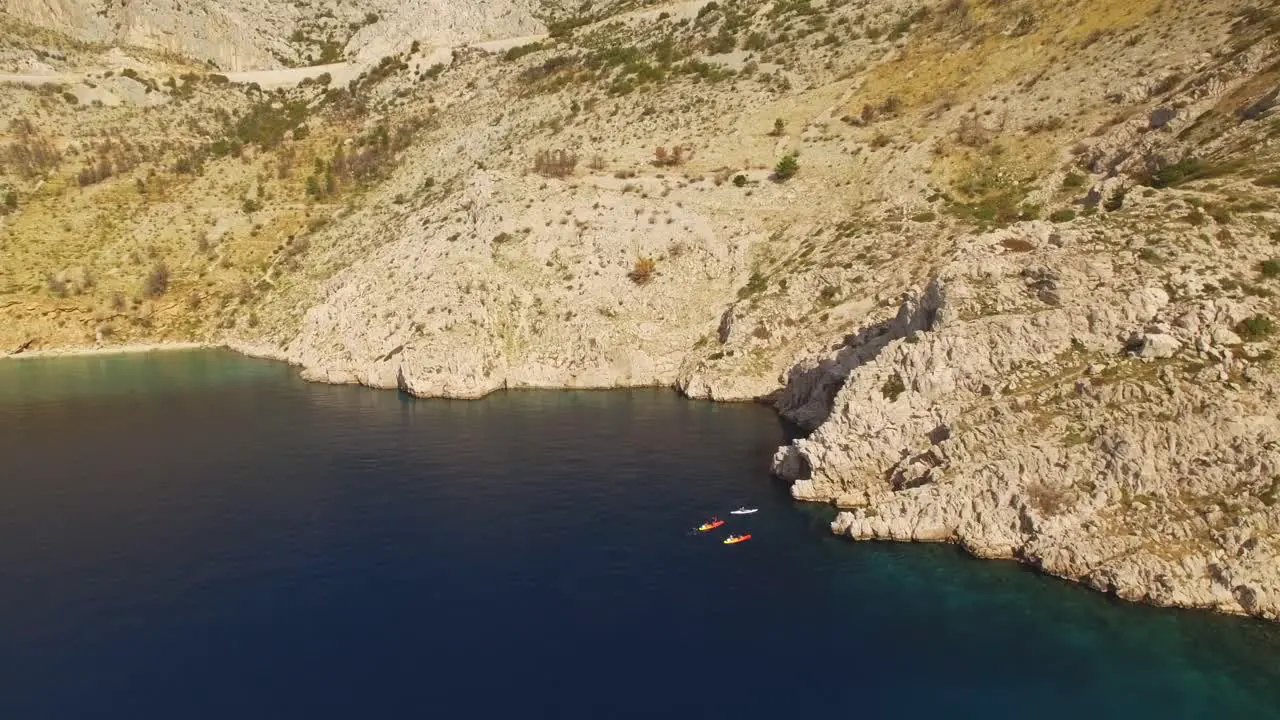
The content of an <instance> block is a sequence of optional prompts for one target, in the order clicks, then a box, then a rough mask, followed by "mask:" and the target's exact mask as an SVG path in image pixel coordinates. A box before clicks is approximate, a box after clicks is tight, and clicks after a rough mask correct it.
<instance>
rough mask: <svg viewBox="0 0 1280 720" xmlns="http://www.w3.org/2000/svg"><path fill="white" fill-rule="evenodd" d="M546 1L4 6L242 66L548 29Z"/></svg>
mask: <svg viewBox="0 0 1280 720" xmlns="http://www.w3.org/2000/svg"><path fill="white" fill-rule="evenodd" d="M537 9H538V8H537V6H536V3H534V2H533V1H532V0H504V1H503V2H459V1H458V0H413V1H411V2H388V1H387V0H370V1H368V2H362V3H353V4H340V3H320V2H310V1H308V0H302V1H299V2H289V3H269V2H263V0H217V1H215V2H200V3H184V2H180V1H179V0H143V1H141V2H114V1H113V0H6V3H5V5H4V6H3V7H0V12H3V13H4V14H6V15H8V16H10V17H11V18H13V19H14V20H17V21H20V22H23V23H27V24H29V25H33V26H36V27H40V28H45V29H48V30H53V31H56V32H59V33H62V34H64V35H67V36H69V37H71V38H75V39H76V40H79V41H82V42H87V43H94V44H102V45H124V46H133V47H139V48H146V49H150V50H163V51H167V52H171V53H174V54H175V55H181V56H186V57H189V58H193V59H196V60H201V61H205V62H208V63H209V64H210V65H211V66H212V67H213V68H214V69H217V70H222V71H243V70H264V69H274V68H280V67H286V66H294V65H302V64H308V63H321V62H334V61H337V60H340V59H344V58H351V59H355V60H365V61H368V60H372V61H375V62H376V61H377V60H379V59H380V58H381V57H383V56H384V55H388V54H391V53H395V52H402V51H404V50H406V49H407V48H408V47H409V46H410V44H411V43H413V42H414V41H418V42H421V43H423V44H427V45H432V46H441V47H448V46H452V45H460V44H464V43H466V42H469V41H473V40H487V39H492V38H504V37H512V36H519V35H532V34H535V33H538V32H542V31H543V30H544V29H545V28H544V26H543V25H542V23H541V22H539V21H538V20H537V19H535V17H534V11H535V10H537Z"/></svg>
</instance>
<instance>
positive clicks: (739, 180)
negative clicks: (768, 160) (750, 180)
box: [733, 175, 747, 187]
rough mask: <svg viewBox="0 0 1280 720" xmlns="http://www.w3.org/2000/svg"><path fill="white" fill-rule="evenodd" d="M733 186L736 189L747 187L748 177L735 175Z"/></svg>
mask: <svg viewBox="0 0 1280 720" xmlns="http://www.w3.org/2000/svg"><path fill="white" fill-rule="evenodd" d="M733 184H734V186H735V187H742V186H743V185H746V184H747V176H746V175H734V176H733Z"/></svg>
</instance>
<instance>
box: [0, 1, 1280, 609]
mask: <svg viewBox="0 0 1280 720" xmlns="http://www.w3.org/2000/svg"><path fill="white" fill-rule="evenodd" d="M15 7H16V6H15ZM33 7H35V6H33ZM41 7H54V6H41ZM68 7H80V6H79V5H75V6H70V5H69V6H68ZM211 7H212V6H211ZM227 7H230V6H227ZM369 8H373V10H372V12H374V13H375V14H376V15H377V17H376V18H373V17H367V16H366V15H365V11H366V10H368V9H369ZM242 10H243V12H244V13H249V14H250V15H252V14H253V13H255V12H257V11H256V10H254V9H253V8H251V7H249V6H245V7H244V8H243V9H242ZM323 10H324V8H323V7H321V6H315V7H311V6H307V5H305V4H304V5H298V6H294V7H293V9H289V10H287V11H282V12H281V13H280V14H279V16H278V17H274V18H272V19H271V20H270V22H263V23H260V24H256V25H255V26H254V30H253V32H255V33H261V34H262V36H261V37H257V36H255V35H252V34H250V35H245V36H243V37H245V38H247V39H246V40H245V44H244V45H243V46H237V45H236V44H235V42H231V43H230V44H226V43H227V42H228V41H225V40H218V41H217V43H223V44H225V47H227V48H232V49H231V50H228V53H229V54H226V55H217V54H216V53H215V52H214V49H212V48H213V46H210V48H211V49H209V50H208V51H205V50H201V49H200V48H198V47H194V46H193V47H185V46H184V47H181V48H178V50H180V51H181V52H184V53H186V54H188V55H190V56H193V57H194V58H195V59H194V60H184V59H182V58H178V57H174V56H172V55H168V54H164V53H158V52H156V51H155V50H154V48H155V47H167V46H165V45H163V43H156V42H151V41H150V40H144V39H138V38H133V39H128V38H126V39H128V40H129V42H130V43H132V44H131V45H130V44H125V45H122V46H120V47H109V48H108V47H101V46H98V45H91V44H85V43H83V42H80V41H77V40H75V39H73V38H68V37H66V36H64V35H59V34H58V33H56V32H53V31H51V30H50V29H49V28H50V27H56V28H61V29H63V30H64V31H67V32H73V34H75V36H76V37H79V38H86V37H90V36H89V35H86V34H84V32H82V31H81V30H77V29H75V27H73V26H74V25H75V23H74V22H72V21H71V20H66V21H63V20H58V21H56V22H54V21H50V20H42V19H41V18H39V17H36V16H34V15H32V14H31V13H30V12H28V13H27V14H26V15H21V17H24V18H26V19H27V20H29V21H39V23H41V26H35V25H32V24H31V22H25V21H24V22H16V21H11V20H12V18H13V13H14V11H13V10H12V9H11V10H10V11H9V13H10V14H9V15H7V16H6V15H0V72H7V73H24V72H38V73H51V72H57V73H65V77H66V79H65V80H63V79H61V78H62V77H63V76H62V75H59V78H60V79H59V80H58V82H57V83H45V84H43V85H39V86H34V85H29V84H28V85H25V86H24V85H0V101H2V102H0V129H3V134H0V257H3V258H4V260H5V262H4V263H0V347H4V348H7V349H10V350H19V349H22V350H24V351H29V350H32V349H41V348H52V347H67V346H89V345H95V346H108V345H113V344H119V343H126V342H152V341H191V340H194V341H202V342H211V343H220V344H227V345H230V346H232V347H235V348H237V349H239V350H241V351H244V352H247V353H251V354H256V355H264V356H268V357H275V358H280V359H284V360H287V361H289V362H292V363H295V364H296V365H298V366H299V367H300V368H301V370H302V372H303V373H304V374H305V375H306V376H307V377H309V378H313V379H317V380H324V381H328V382H359V383H364V384H367V385H371V386H375V387H388V388H390V387H399V388H401V389H403V390H405V391H407V392H410V393H414V394H417V395H422V396H441V397H465V398H472V397H479V396H481V395H483V394H485V393H488V392H490V391H493V390H495V389H499V388H507V387H625V386H638V385H663V386H675V387H678V388H680V389H681V390H682V391H683V392H685V393H686V394H688V395H690V396H693V397H705V398H713V399H718V400H764V401H767V402H771V403H773V404H774V405H775V406H776V407H777V408H778V410H779V412H781V413H782V414H783V415H784V416H786V417H788V418H790V419H792V420H793V421H795V422H796V423H798V424H799V425H800V426H802V427H803V428H805V429H806V430H808V431H809V432H810V435H809V436H808V437H806V438H804V439H802V440H798V441H797V442H796V443H795V444H793V445H790V446H787V447H785V448H782V449H780V451H779V453H778V456H777V458H776V459H775V472H776V473H777V474H778V475H779V476H780V477H782V478H784V479H786V480H787V481H791V482H793V488H794V494H795V495H796V497H797V498H800V499H803V500H812V501H821V502H832V503H835V504H837V505H838V506H840V507H841V508H842V512H841V514H840V515H839V518H838V519H837V521H836V523H835V525H834V526H833V530H834V531H836V532H838V533H841V534H844V535H849V536H851V537H854V538H866V539H904V540H927V541H945V542H956V543H961V544H963V545H965V546H966V547H968V548H969V549H971V550H972V551H973V552H974V553H975V554H978V555H981V556H984V557H988V556H989V557H1014V558H1018V559H1020V560H1023V561H1025V562H1028V563H1031V564H1034V565H1036V566H1038V567H1041V568H1043V569H1044V570H1045V571H1047V572H1051V573H1055V574H1058V575H1062V576H1064V577H1069V578H1073V579H1078V580H1082V581H1084V582H1087V583H1089V584H1091V585H1093V586H1095V587H1098V588H1099V589H1103V590H1107V591H1110V592H1115V593H1116V594H1118V595H1120V596H1122V597H1127V598H1131V599H1140V600H1145V601H1148V602H1153V603H1159V604H1169V605H1182V606H1191V607H1206V608H1213V609H1217V610H1221V611H1226V612H1234V613H1245V614H1252V615H1256V616H1259V617H1267V618H1272V619H1275V618H1276V617H1277V611H1278V605H1277V603H1280V594H1278V593H1280V587H1278V586H1277V583H1278V582H1280V580H1278V578H1277V574H1276V573H1277V568H1280V563H1278V562H1277V560H1278V559H1280V558H1278V557H1277V553H1278V552H1280V548H1277V546H1276V543H1275V541H1274V535H1275V532H1274V531H1275V529H1276V528H1275V524H1276V522H1277V519H1278V518H1277V515H1276V512H1277V511H1276V510H1275V506H1276V502H1277V500H1278V499H1280V498H1278V497H1277V492H1278V489H1277V487H1278V486H1277V484H1276V480H1275V479H1274V478H1275V477H1280V474H1278V472H1280V471H1277V470H1276V469H1275V468H1274V467H1273V464H1274V461H1275V458H1273V457H1272V448H1273V447H1275V446H1274V444H1273V440H1274V438H1273V435H1274V434H1275V433H1276V432H1277V427H1276V424H1277V417H1280V416H1278V415H1277V412H1278V411H1280V406H1278V405H1277V401H1276V398H1275V394H1274V389H1275V382H1276V378H1275V368H1274V363H1273V360H1272V358H1273V353H1274V349H1273V348H1274V342H1275V340H1274V337H1273V335H1272V333H1273V326H1272V322H1273V320H1272V318H1273V316H1274V314H1275V312H1276V308H1275V300H1274V293H1275V291H1276V290H1277V288H1276V287H1275V284H1276V281H1277V278H1280V260H1278V259H1276V258H1277V257H1280V253H1278V252H1277V251H1276V249H1275V242H1276V239H1277V237H1278V235H1277V233H1278V232H1280V215H1277V212H1276V200H1277V197H1278V191H1277V189H1276V188H1277V186H1280V180H1277V172H1278V171H1280V155H1278V153H1277V148H1278V147H1280V146H1278V145H1277V139H1280V118H1278V117H1277V115H1276V110H1275V109H1274V105H1275V104H1276V99H1277V91H1280V48H1277V45H1276V41H1275V38H1276V36H1277V29H1280V15H1277V14H1276V13H1275V12H1274V10H1271V9H1268V8H1262V7H1255V6H1252V5H1250V4H1248V3H1244V2H1234V1H1232V0H1214V1H1213V2H1207V3H1196V4H1170V3H1159V2H1154V1H1153V2H1148V1H1146V0H1142V1H1140V2H1129V3H1123V4H1122V3H1115V2H1111V1H1110V0H1076V1H1075V2H1068V3H1063V2H1049V1H1048V0H1009V1H1008V2H1000V3H988V2H977V1H975V0H946V1H945V2H936V3H935V2H907V1H904V0H868V1H867V2H847V1H844V0H828V1H827V2H818V1H816V0H814V1H813V2H805V1H803V0H785V1H784V0H775V1H774V2H758V1H756V0H729V1H727V2H707V1H705V0H697V1H694V2H679V3H670V4H661V5H651V4H647V3H639V2H629V1H618V2H594V3H589V4H587V5H579V4H577V3H570V4H560V3H555V4H550V3H544V4H542V5H540V6H538V7H534V6H533V5H532V4H531V3H520V2H511V3H507V4H502V5H493V4H488V3H485V4H472V5H467V4H461V5H459V4H456V3H450V4H444V3H431V2H422V3H409V4H396V6H395V8H392V7H391V6H390V5H388V6H386V7H383V6H376V7H375V5H372V4H370V5H368V7H365V6H361V7H359V8H353V7H348V8H346V9H344V10H342V11H341V12H345V13H348V14H349V15H351V17H350V18H348V17H346V16H345V15H341V13H338V17H333V18H330V17H327V16H325V15H324V13H323ZM32 12H34V11H32ZM111 12H116V10H115V9H112V10H110V11H109V12H108V15H109V16H110V14H111ZM237 12H239V11H237ZM157 17H164V14H163V13H161V14H160V15H159V16H157ZM6 18H9V21H6ZM535 18H538V19H535ZM86 22H90V21H86ZM91 22H98V21H97V20H93V21H91ZM156 22H159V21H158V20H157V21H156ZM59 23H61V24H59ZM272 23H278V25H273V24H272ZM544 29H545V30H546V36H540V35H539V36H537V37H528V36H530V35H538V34H539V33H541V32H542V31H543V30H544ZM299 31H300V32H299ZM104 32H105V31H104ZM112 32H115V31H114V30H113V31H112ZM219 32H221V31H219ZM433 33H434V34H433ZM224 34H226V33H224ZM227 36H228V37H231V36H235V37H241V36H240V35H236V33H234V32H231V33H229V34H227ZM121 38H122V36H119V35H110V36H108V35H101V36H93V37H92V38H91V39H95V40H98V41H103V42H117V43H119V42H121ZM282 38H283V39H282ZM478 40H485V41H486V42H479V43H477V42H476V41H478ZM489 40H492V42H488V41H489ZM138 45H142V46H144V47H138ZM218 47H223V45H219V46H218ZM237 47H241V48H242V49H235V48H237ZM148 48H151V49H148ZM339 51H340V52H339ZM219 52H220V51H219ZM255 53H256V54H255ZM264 53H265V54H264ZM268 56H270V58H274V60H270V59H268ZM308 57H310V59H309V60H308ZM237 58H239V59H237ZM255 58H256V59H255ZM209 59H215V61H216V62H218V63H219V64H220V66H222V67H275V66H277V65H283V64H296V63H306V62H318V61H321V60H324V61H332V60H335V59H339V60H345V61H349V62H347V63H346V64H345V65H341V67H342V68H343V69H344V70H343V72H344V73H345V74H340V73H339V72H338V70H337V68H338V67H339V66H337V65H335V66H333V68H334V69H333V71H332V72H330V70H329V66H326V68H325V72H324V73H316V72H315V71H308V72H306V73H305V75H301V76H298V77H294V78H293V79H292V80H291V81H290V82H288V83H285V82H281V83H266V84H262V83H259V84H256V85H255V84H253V83H250V82H249V81H248V79H247V78H246V76H243V75H235V74H231V75H230V76H228V75H222V74H218V73H213V72H210V69H209V68H208V67H207V65H204V66H202V65H201V63H200V62H197V61H207V60H209ZM273 62H274V63H275V64H273ZM120 68H125V69H127V70H128V72H122V71H121V70H120ZM254 77H257V76H254ZM304 77H305V78H306V79H305V81H303V79H304ZM241 81H242V82H241ZM254 82H257V80H255V81H254ZM293 84H296V85H297V87H292V85H293ZM277 87H278V88H279V89H276V88H277ZM263 88H267V89H265V90H264V89H263ZM788 158H789V159H788Z"/></svg>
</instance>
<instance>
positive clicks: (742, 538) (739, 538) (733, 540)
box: [724, 535, 751, 545]
mask: <svg viewBox="0 0 1280 720" xmlns="http://www.w3.org/2000/svg"><path fill="white" fill-rule="evenodd" d="M750 539H751V536H750V535H730V536H729V537H727V538H725V539H724V544H725V545H737V544H738V543H741V542H746V541H748V540H750Z"/></svg>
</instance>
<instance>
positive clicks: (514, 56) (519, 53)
mask: <svg viewBox="0 0 1280 720" xmlns="http://www.w3.org/2000/svg"><path fill="white" fill-rule="evenodd" d="M541 49H542V43H538V42H531V43H528V44H527V45H518V46H516V47H513V48H511V49H509V50H507V52H506V53H504V54H503V56H502V59H503V60H506V61H507V62H515V61H516V60H519V59H520V58H522V57H524V56H525V55H530V54H532V53H536V52H538V51H539V50H541Z"/></svg>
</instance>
